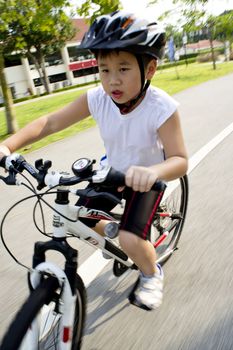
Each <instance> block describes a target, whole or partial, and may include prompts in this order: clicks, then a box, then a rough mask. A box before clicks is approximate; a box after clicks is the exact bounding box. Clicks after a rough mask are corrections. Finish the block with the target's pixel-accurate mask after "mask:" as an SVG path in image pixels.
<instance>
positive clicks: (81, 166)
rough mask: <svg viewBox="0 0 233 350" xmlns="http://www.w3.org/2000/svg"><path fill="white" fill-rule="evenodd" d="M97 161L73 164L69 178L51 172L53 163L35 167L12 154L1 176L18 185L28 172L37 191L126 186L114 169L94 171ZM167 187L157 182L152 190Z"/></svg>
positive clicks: (38, 162) (0, 164)
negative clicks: (85, 183)
mask: <svg viewBox="0 0 233 350" xmlns="http://www.w3.org/2000/svg"><path fill="white" fill-rule="evenodd" d="M94 163H95V160H92V161H91V160H89V159H87V158H81V159H79V160H77V161H76V162H74V163H73V165H72V171H73V172H74V176H68V175H69V174H67V173H64V172H57V171H51V172H48V169H49V168H50V167H51V166H52V162H51V161H45V162H43V160H42V159H39V160H36V162H35V167H34V166H32V165H31V164H30V163H28V162H27V161H26V160H25V158H24V157H23V156H21V155H19V154H12V155H10V156H7V157H3V158H2V159H1V160H0V167H2V168H4V169H6V170H8V172H9V175H8V176H6V177H4V176H0V179H1V180H3V181H4V182H5V183H6V184H7V185H16V184H17V183H18V182H17V179H16V175H17V173H21V172H23V171H24V170H26V171H27V172H28V173H29V174H30V175H31V176H32V177H33V178H35V179H36V180H37V184H38V186H37V189H38V190H41V189H43V188H44V187H46V186H48V187H50V188H51V187H55V186H72V185H76V184H78V183H80V182H82V181H88V182H90V183H96V184H98V183H99V184H102V185H104V186H115V187H119V186H125V175H124V174H123V173H121V172H119V171H117V170H115V169H113V168H112V167H106V168H103V169H101V170H93V169H92V166H93V164H94ZM165 187H166V185H165V184H164V183H163V182H162V181H157V182H156V183H155V184H154V185H153V187H152V189H153V190H157V191H162V190H164V189H165Z"/></svg>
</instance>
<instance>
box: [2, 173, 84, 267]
mask: <svg viewBox="0 0 233 350" xmlns="http://www.w3.org/2000/svg"><path fill="white" fill-rule="evenodd" d="M14 170H15V171H16V172H17V173H18V174H19V175H21V176H22V177H23V178H24V179H25V180H26V181H27V182H28V183H29V184H30V186H31V187H30V186H29V185H27V184H26V183H24V182H21V183H20V185H23V186H25V187H26V188H27V189H28V190H30V191H31V192H33V193H34V194H33V195H31V196H27V197H25V198H22V199H20V200H19V201H17V202H16V203H14V204H13V205H12V206H11V207H10V208H9V209H8V210H7V212H6V213H5V214H4V216H3V218H2V221H1V225H0V238H1V241H2V243H3V246H4V248H5V249H6V251H7V252H8V254H9V255H10V256H11V258H12V259H13V260H14V261H15V262H16V263H17V264H18V265H20V266H22V267H24V268H25V269H27V270H31V268H29V267H28V266H26V265H24V264H23V263H21V262H20V261H19V260H18V259H17V258H16V257H15V256H14V254H13V253H12V252H11V250H10V249H9V247H8V246H7V244H6V241H5V238H4V235H3V225H4V223H5V220H6V218H7V216H8V215H9V213H10V212H11V211H12V210H13V209H14V208H15V207H16V206H17V205H19V204H21V203H23V202H24V201H26V200H29V199H32V198H35V197H36V198H37V201H36V203H35V206H34V210H33V222H34V224H35V226H36V228H37V229H38V231H39V232H40V233H42V234H43V235H45V236H47V237H49V238H51V235H49V234H47V233H46V232H45V220H44V213H43V207H42V205H41V201H42V202H44V204H45V205H47V206H48V207H49V208H50V209H51V210H52V211H54V212H56V213H57V214H58V215H60V216H61V217H63V218H64V219H66V220H68V221H71V222H77V221H78V219H76V220H72V219H71V218H69V217H67V216H66V215H64V214H62V213H60V212H59V211H58V210H57V209H55V208H54V207H53V206H52V205H50V204H49V203H48V202H47V201H46V200H45V199H44V198H42V197H43V196H44V195H50V194H56V193H57V191H54V192H51V191H52V190H53V189H54V188H56V187H57V186H53V187H52V188H50V189H49V190H46V191H45V192H43V193H38V192H37V191H36V189H35V187H34V185H33V184H32V183H31V181H30V180H29V179H28V178H27V177H26V176H25V175H23V174H22V173H20V172H19V171H18V170H17V169H14ZM70 193H72V192H70ZM37 205H40V210H41V215H42V221H43V229H44V231H42V230H41V229H40V228H39V227H38V225H37V222H36V219H35V217H34V212H35V207H36V206H37ZM67 236H68V237H74V235H72V234H67Z"/></svg>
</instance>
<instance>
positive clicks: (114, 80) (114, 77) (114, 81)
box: [109, 74, 121, 85]
mask: <svg viewBox="0 0 233 350" xmlns="http://www.w3.org/2000/svg"><path fill="white" fill-rule="evenodd" d="M120 83H121V81H120V79H119V77H118V75H117V74H113V75H111V77H110V79H109V84H110V85H119V84H120Z"/></svg>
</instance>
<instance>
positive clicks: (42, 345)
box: [0, 275, 86, 350]
mask: <svg viewBox="0 0 233 350" xmlns="http://www.w3.org/2000/svg"><path fill="white" fill-rule="evenodd" d="M57 288H58V281H57V279H56V278H54V277H52V276H49V277H48V278H47V279H45V280H43V281H42V282H41V284H39V285H38V287H37V288H36V289H35V290H33V291H32V292H31V293H30V295H29V297H28V299H27V300H26V301H25V303H24V304H23V305H22V307H21V309H20V310H19V312H18V313H17V314H16V316H15V319H14V320H13V322H12V323H11V325H10V327H9V328H8V331H7V333H6V334H5V336H4V338H3V340H2V344H1V346H0V349H1V350H17V349H19V347H20V346H21V345H22V342H23V338H24V337H25V335H26V333H27V330H28V329H29V327H30V325H31V323H32V321H33V320H34V319H35V318H36V317H37V315H38V313H39V311H40V310H42V309H43V307H45V305H49V307H50V308H51V312H52V313H53V317H54V313H56V311H55V310H54V307H52V305H51V304H54V300H55V299H56V298H59V296H58V294H57V293H56V290H57ZM76 296H77V297H76V305H75V316H74V324H73V337H72V347H71V349H72V350H78V349H80V348H81V343H82V333H83V328H84V322H85V315H86V291H85V287H84V284H83V281H82V279H81V277H80V276H79V275H77V276H76ZM47 307H48V306H47ZM59 319H60V316H59V313H58V312H57V321H56V324H55V322H54V325H51V328H50V329H49V331H47V332H46V336H45V337H43V339H40V337H39V339H38V350H42V349H43V350H46V349H57V339H58V334H59V332H58V328H59ZM51 341H53V343H51ZM28 350H30V349H28Z"/></svg>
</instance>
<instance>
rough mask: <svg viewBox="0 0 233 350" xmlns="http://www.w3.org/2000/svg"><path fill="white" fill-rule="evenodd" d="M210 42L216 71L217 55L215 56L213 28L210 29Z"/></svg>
mask: <svg viewBox="0 0 233 350" xmlns="http://www.w3.org/2000/svg"><path fill="white" fill-rule="evenodd" d="M209 41H210V48H211V56H212V61H213V69H214V70H215V69H216V62H215V55H214V44H213V35H212V28H211V27H210V28H209Z"/></svg>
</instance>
